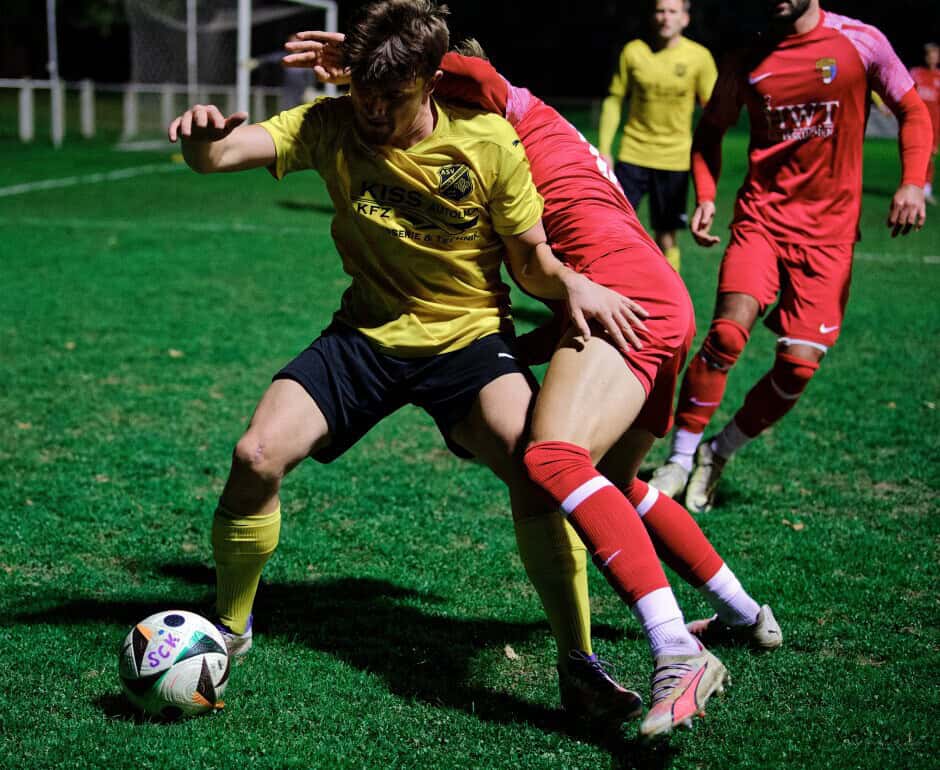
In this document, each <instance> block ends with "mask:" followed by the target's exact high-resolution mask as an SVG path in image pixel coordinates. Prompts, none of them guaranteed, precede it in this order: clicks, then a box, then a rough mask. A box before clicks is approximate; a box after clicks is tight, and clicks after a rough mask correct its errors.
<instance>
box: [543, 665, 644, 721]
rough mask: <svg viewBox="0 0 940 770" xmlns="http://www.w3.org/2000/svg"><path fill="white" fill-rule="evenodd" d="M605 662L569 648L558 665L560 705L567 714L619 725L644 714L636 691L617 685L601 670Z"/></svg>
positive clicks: (577, 717)
mask: <svg viewBox="0 0 940 770" xmlns="http://www.w3.org/2000/svg"><path fill="white" fill-rule="evenodd" d="M605 665H607V664H606V663H605V662H604V661H602V660H600V659H599V658H598V657H597V656H596V655H588V654H586V653H584V652H581V651H580V650H572V651H571V652H570V653H568V660H567V661H566V662H565V664H564V665H559V666H558V688H559V690H560V691H561V706H562V708H563V709H564V710H565V711H566V712H567V713H568V715H569V716H571V717H573V718H575V719H584V720H587V721H591V722H604V723H607V724H620V723H622V722H626V721H627V720H629V719H634V718H636V717H638V716H639V715H640V714H642V713H643V699H642V698H641V697H640V695H639V693H635V692H633V691H632V690H627V689H626V688H624V687H621V686H620V685H619V684H617V682H615V681H614V679H613V678H612V677H611V676H610V674H608V673H607V671H605V670H604V666H605Z"/></svg>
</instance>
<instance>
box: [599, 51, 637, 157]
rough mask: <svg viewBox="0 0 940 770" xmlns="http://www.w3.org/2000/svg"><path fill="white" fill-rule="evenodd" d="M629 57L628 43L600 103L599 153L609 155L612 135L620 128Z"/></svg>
mask: <svg viewBox="0 0 940 770" xmlns="http://www.w3.org/2000/svg"><path fill="white" fill-rule="evenodd" d="M629 57H630V45H629V44H628V45H625V46H624V47H623V50H622V51H621V52H620V59H619V61H618V64H617V71H616V72H614V76H613V78H611V81H610V87H609V88H608V89H607V98H606V99H604V103H603V104H602V105H601V118H600V126H599V130H598V139H597V149H598V150H600V152H601V155H611V154H612V153H613V146H614V137H616V136H617V130H618V129H619V128H620V118H621V115H622V114H623V100H624V99H625V98H626V96H627V92H628V91H629V90H630V68H629V64H628V59H629Z"/></svg>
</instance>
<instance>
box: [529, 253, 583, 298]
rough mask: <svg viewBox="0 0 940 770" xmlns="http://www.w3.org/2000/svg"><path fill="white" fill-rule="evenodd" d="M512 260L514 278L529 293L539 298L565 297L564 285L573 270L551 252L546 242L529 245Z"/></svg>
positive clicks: (572, 274) (572, 275)
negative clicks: (524, 251)
mask: <svg viewBox="0 0 940 770" xmlns="http://www.w3.org/2000/svg"><path fill="white" fill-rule="evenodd" d="M514 262H515V268H514V274H515V277H516V280H517V281H518V282H519V284H520V285H521V286H522V288H523V289H525V290H526V291H527V292H528V293H529V294H532V295H534V296H536V297H539V298H541V299H555V300H561V299H565V298H567V296H568V291H567V288H566V285H567V282H568V281H570V280H571V279H572V278H574V276H575V272H574V271H573V270H572V269H571V268H570V267H568V266H566V265H565V264H563V263H562V262H560V261H559V260H558V259H557V258H556V257H555V255H554V254H552V250H551V248H549V246H548V244H547V243H539V244H537V245H533V246H529V247H528V249H527V252H526V253H520V254H518V255H517V256H516V258H515V260H514Z"/></svg>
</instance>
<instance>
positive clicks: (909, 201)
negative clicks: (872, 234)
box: [886, 184, 927, 238]
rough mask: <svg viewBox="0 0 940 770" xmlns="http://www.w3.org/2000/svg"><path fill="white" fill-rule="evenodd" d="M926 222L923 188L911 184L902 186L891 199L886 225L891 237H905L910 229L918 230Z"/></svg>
mask: <svg viewBox="0 0 940 770" xmlns="http://www.w3.org/2000/svg"><path fill="white" fill-rule="evenodd" d="M926 220H927V204H926V202H925V201H924V188H923V187H918V186H917V185H913V184H902V185H901V186H900V187H899V188H898V191H897V192H896V193H895V194H894V198H892V199H891V210H890V211H889V212H888V221H887V223H886V224H887V225H888V227H890V228H891V237H892V238H897V237H898V236H899V235H907V234H908V233H909V232H910V231H911V229H914V230H920V228H922V227H923V226H924V222H925V221H926Z"/></svg>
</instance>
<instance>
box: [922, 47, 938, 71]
mask: <svg viewBox="0 0 940 770" xmlns="http://www.w3.org/2000/svg"><path fill="white" fill-rule="evenodd" d="M924 62H925V63H926V65H927V66H928V67H930V69H932V70H935V69H937V67H940V48H928V49H927V50H926V51H925V52H924Z"/></svg>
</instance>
